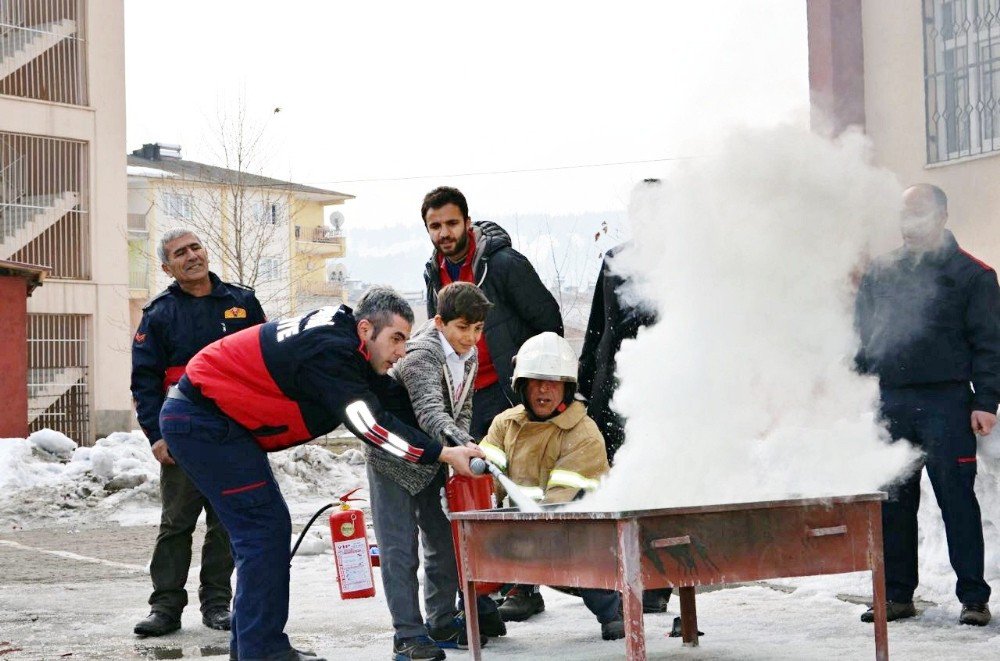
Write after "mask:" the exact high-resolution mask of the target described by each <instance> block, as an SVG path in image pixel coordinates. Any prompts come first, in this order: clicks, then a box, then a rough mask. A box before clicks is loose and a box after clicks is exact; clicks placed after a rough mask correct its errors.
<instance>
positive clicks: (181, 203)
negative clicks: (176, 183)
mask: <svg viewBox="0 0 1000 661" xmlns="http://www.w3.org/2000/svg"><path fill="white" fill-rule="evenodd" d="M163 213H164V214H166V215H167V216H170V217H171V218H180V219H182V220H191V219H192V218H193V217H194V213H193V201H192V199H191V196H190V195H187V194H185V193H175V192H172V191H164V193H163Z"/></svg>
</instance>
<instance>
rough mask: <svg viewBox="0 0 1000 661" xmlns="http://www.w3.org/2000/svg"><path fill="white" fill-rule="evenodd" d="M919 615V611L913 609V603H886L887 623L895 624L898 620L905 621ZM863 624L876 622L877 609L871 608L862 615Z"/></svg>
mask: <svg viewBox="0 0 1000 661" xmlns="http://www.w3.org/2000/svg"><path fill="white" fill-rule="evenodd" d="M916 614H917V609H916V608H914V607H913V602H912V601H907V602H899V601H887V602H885V621H886V622H894V621H896V620H903V619H906V618H908V617H914V616H916ZM861 621H862V622H874V621H875V609H874V608H869V609H868V610H866V611H865V612H864V613H862V614H861Z"/></svg>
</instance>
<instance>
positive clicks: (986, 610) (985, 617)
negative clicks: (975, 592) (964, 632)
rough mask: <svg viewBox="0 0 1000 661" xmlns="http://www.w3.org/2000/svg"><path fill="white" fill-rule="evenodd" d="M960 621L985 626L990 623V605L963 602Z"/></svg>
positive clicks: (975, 625)
mask: <svg viewBox="0 0 1000 661" xmlns="http://www.w3.org/2000/svg"><path fill="white" fill-rule="evenodd" d="M958 621H959V622H961V623H962V624H971V625H972V626H974V627H985V626H986V625H987V624H989V623H990V607H989V606H987V605H986V604H971V603H970V604H962V614H961V615H960V616H959V618H958Z"/></svg>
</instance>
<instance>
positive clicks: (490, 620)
mask: <svg viewBox="0 0 1000 661" xmlns="http://www.w3.org/2000/svg"><path fill="white" fill-rule="evenodd" d="M462 625H463V626H464V625H465V620H464V617H463V619H462ZM479 633H481V634H483V635H484V636H488V637H490V638H496V637H497V636H506V635H507V625H506V624H504V623H503V618H502V617H500V611H493V612H492V613H479Z"/></svg>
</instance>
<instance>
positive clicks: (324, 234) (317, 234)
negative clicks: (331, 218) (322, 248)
mask: <svg viewBox="0 0 1000 661" xmlns="http://www.w3.org/2000/svg"><path fill="white" fill-rule="evenodd" d="M312 240H313V241H315V242H317V243H337V242H338V241H343V240H344V233H343V232H342V231H340V230H335V229H333V228H332V227H314V228H313V233H312Z"/></svg>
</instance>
